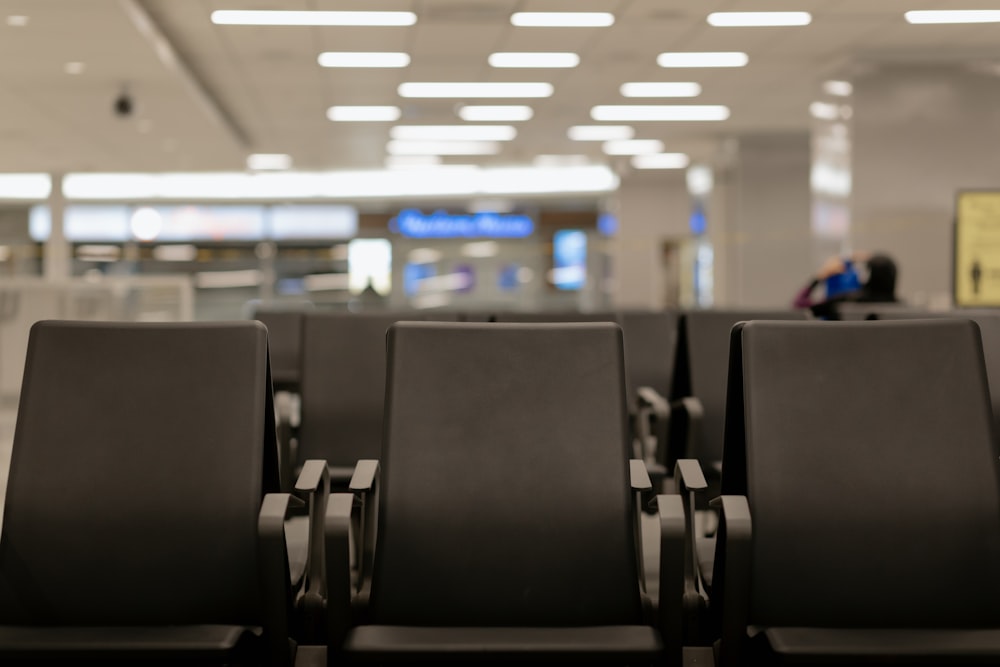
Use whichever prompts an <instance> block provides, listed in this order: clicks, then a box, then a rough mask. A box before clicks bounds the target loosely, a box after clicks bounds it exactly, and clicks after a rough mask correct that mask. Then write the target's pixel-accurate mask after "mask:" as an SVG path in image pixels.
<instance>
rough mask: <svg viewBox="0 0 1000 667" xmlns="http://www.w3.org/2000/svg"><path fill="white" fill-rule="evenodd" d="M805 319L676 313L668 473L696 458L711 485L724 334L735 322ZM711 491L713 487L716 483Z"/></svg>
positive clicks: (724, 369) (720, 422)
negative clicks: (677, 463) (678, 462)
mask: <svg viewBox="0 0 1000 667" xmlns="http://www.w3.org/2000/svg"><path fill="white" fill-rule="evenodd" d="M808 317H809V315H808V313H807V312H806V311H803V310H721V309H719V310H690V311H686V312H683V313H681V316H680V321H679V324H678V334H677V345H676V348H675V353H676V358H675V361H674V373H673V384H672V386H671V389H670V395H669V402H670V405H671V415H670V428H669V435H668V444H667V447H665V448H664V450H665V452H664V453H665V456H664V457H663V458H661V463H663V464H664V465H666V467H667V468H668V469H671V470H672V469H673V468H674V465H675V462H676V461H677V460H678V459H681V458H689V459H697V460H698V461H700V462H701V465H702V468H703V470H704V472H705V476H706V479H707V480H708V481H709V484H710V485H713V481H712V480H716V481H717V480H718V479H719V473H720V470H721V466H722V442H723V430H724V424H725V410H726V377H727V373H728V368H729V333H730V330H731V329H732V328H733V326H734V325H735V324H736V323H737V322H744V321H750V320H804V319H807V318H808ZM714 487H715V488H718V487H717V483H716V484H714ZM710 488H712V487H711V486H710ZM710 493H711V492H710Z"/></svg>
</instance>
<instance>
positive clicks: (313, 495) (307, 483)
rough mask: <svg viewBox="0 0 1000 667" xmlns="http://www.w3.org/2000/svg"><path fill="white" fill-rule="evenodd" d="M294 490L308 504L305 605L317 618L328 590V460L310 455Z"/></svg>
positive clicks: (304, 608) (309, 615)
mask: <svg viewBox="0 0 1000 667" xmlns="http://www.w3.org/2000/svg"><path fill="white" fill-rule="evenodd" d="M295 493H296V494H297V495H298V496H299V497H300V498H303V499H304V500H305V501H306V503H307V505H308V507H309V555H308V558H307V560H306V573H305V579H306V581H305V586H304V587H303V594H302V606H303V611H304V612H305V614H306V616H307V618H309V619H316V618H319V617H320V616H321V615H322V609H323V596H324V595H325V593H326V590H325V589H326V581H325V579H326V574H325V571H324V566H323V563H324V555H323V524H324V521H325V517H326V506H327V503H328V499H329V497H330V472H329V470H328V469H327V466H326V461H324V460H321V459H311V460H309V461H306V462H305V463H304V464H303V465H302V472H300V473H299V479H298V481H296V483H295Z"/></svg>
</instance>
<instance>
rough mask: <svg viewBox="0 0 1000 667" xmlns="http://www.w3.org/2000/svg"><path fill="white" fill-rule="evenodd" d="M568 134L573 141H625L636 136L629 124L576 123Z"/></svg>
mask: <svg viewBox="0 0 1000 667" xmlns="http://www.w3.org/2000/svg"><path fill="white" fill-rule="evenodd" d="M566 135H567V136H568V137H569V138H570V139H571V140H573V141H623V140H625V139H631V138H632V137H634V136H635V130H633V129H632V128H631V127H629V126H628V125H574V126H573V127H571V128H569V130H568V131H567V132H566Z"/></svg>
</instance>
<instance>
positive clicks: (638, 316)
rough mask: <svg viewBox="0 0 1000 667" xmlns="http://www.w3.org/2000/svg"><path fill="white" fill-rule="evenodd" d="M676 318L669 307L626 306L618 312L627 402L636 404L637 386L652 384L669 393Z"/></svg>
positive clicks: (675, 336) (665, 394)
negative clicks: (623, 355)
mask: <svg viewBox="0 0 1000 667" xmlns="http://www.w3.org/2000/svg"><path fill="white" fill-rule="evenodd" d="M677 320H678V315H677V312H676V311H672V310H659V311H654V310H650V311H644V310H626V311H622V312H621V313H620V314H619V322H620V323H621V326H622V332H623V334H624V337H625V376H626V378H627V379H628V384H627V386H626V390H627V391H628V404H629V406H633V405H635V392H636V389H637V388H639V387H652V388H653V389H655V390H656V391H657V392H658V393H659V394H660V395H661V396H663V397H666V396H669V394H670V384H671V381H672V379H673V370H674V354H675V352H674V349H675V347H676V345H677Z"/></svg>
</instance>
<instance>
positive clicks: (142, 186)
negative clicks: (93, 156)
mask: <svg viewBox="0 0 1000 667" xmlns="http://www.w3.org/2000/svg"><path fill="white" fill-rule="evenodd" d="M5 176H9V175H2V176H0V197H2V196H3V195H4V194H5V193H6V190H5V187H6V185H7V184H6V183H4V177H5ZM36 176H42V177H44V178H45V179H46V180H45V182H46V184H48V183H49V181H48V176H47V175H46V174H39V175H36ZM618 185H619V179H618V177H617V176H616V175H615V173H614V172H613V171H612V170H611V169H609V168H608V167H606V166H603V165H586V166H563V167H548V168H545V167H523V168H480V167H472V166H468V167H460V168H459V167H450V166H442V167H428V168H426V169H420V170H390V169H383V170H373V171H327V172H281V173H269V172H261V173H246V172H210V173H184V172H165V173H71V174H66V176H65V177H64V178H63V194H64V195H65V197H66V198H67V199H69V200H80V201H87V200H106V201H135V200H146V201H155V200H161V199H163V200H212V201H217V200H244V199H245V200H271V199H338V200H348V201H350V200H357V199H364V198H372V197H374V198H402V199H413V198H419V197H434V196H445V195H447V196H458V197H467V196H468V197H474V196H482V195H485V196H500V195H502V196H511V195H520V194H555V193H595V192H610V191H613V190H615V189H616V188H617V187H618ZM15 191H16V192H19V193H23V192H24V190H23V189H21V188H18V189H17V190H15ZM38 194H39V195H40V196H38V197H36V198H38V199H44V198H45V197H47V196H48V192H47V191H46V192H45V193H44V194H41V193H38Z"/></svg>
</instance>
